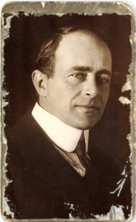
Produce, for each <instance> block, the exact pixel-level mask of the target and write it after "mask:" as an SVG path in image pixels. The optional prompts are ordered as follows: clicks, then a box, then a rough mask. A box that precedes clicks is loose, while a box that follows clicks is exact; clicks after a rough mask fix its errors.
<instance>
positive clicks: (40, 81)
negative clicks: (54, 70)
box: [32, 70, 48, 96]
mask: <svg viewBox="0 0 136 222" xmlns="http://www.w3.org/2000/svg"><path fill="white" fill-rule="evenodd" d="M47 79H48V77H47V75H45V74H43V73H42V72H41V71H39V70H35V71H34V72H33V73H32V81H33V84H34V87H35V89H36V91H37V93H38V95H39V96H46V85H47Z"/></svg>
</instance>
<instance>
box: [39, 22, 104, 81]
mask: <svg viewBox="0 0 136 222" xmlns="http://www.w3.org/2000/svg"><path fill="white" fill-rule="evenodd" d="M76 31H81V32H83V33H86V34H90V33H93V35H94V36H96V37H97V38H98V39H101V38H100V37H99V36H98V35H97V34H96V33H95V32H93V31H91V29H90V27H87V26H74V27H62V28H59V29H58V30H57V31H56V32H55V33H53V34H52V36H51V37H50V39H49V40H46V41H45V42H44V43H43V44H42V46H41V49H40V52H39V54H38V57H37V59H36V62H35V69H38V70H40V71H41V72H42V73H44V74H46V75H47V76H48V78H50V77H53V74H54V67H55V52H56V50H57V48H58V46H59V43H60V41H61V40H62V38H63V36H64V35H67V34H69V33H72V32H76Z"/></svg>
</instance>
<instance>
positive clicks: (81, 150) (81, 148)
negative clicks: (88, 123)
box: [75, 132, 90, 169]
mask: <svg viewBox="0 0 136 222" xmlns="http://www.w3.org/2000/svg"><path fill="white" fill-rule="evenodd" d="M75 152H76V154H77V156H78V158H79V160H80V162H81V164H82V165H83V167H84V168H86V169H87V168H88V167H89V166H90V159H89V158H88V157H87V156H86V155H85V153H86V151H85V139H84V132H82V134H81V137H80V139H79V142H78V144H77V147H76V150H75Z"/></svg>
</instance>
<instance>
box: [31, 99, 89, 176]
mask: <svg viewBox="0 0 136 222" xmlns="http://www.w3.org/2000/svg"><path fill="white" fill-rule="evenodd" d="M32 116H33V117H34V118H35V120H36V121H37V123H38V124H39V125H40V127H41V128H42V129H43V130H44V132H45V133H46V134H47V135H48V137H49V138H50V140H51V141H52V142H53V145H54V147H55V148H56V149H57V150H58V152H59V153H60V155H61V156H62V157H63V158H64V159H65V160H66V161H67V162H68V163H69V164H70V165H71V166H72V167H73V168H74V169H75V170H76V171H77V172H78V173H79V174H80V175H81V176H84V175H85V173H86V169H85V168H84V167H83V166H82V164H81V163H80V161H79V159H78V156H77V154H76V153H73V151H74V150H75V149H76V146H77V144H78V141H79V139H80V137H81V133H82V130H79V129H76V128H73V127H71V126H69V125H67V124H65V123H63V122H62V121H61V120H60V119H58V118H57V117H55V116H53V115H52V114H50V113H49V112H47V111H46V110H44V109H43V108H42V107H41V106H39V104H38V103H36V104H35V106H34V108H33V110H32ZM84 136H85V144H86V152H87V150H88V138H89V130H85V131H84ZM86 155H87V156H88V154H87V153H86Z"/></svg>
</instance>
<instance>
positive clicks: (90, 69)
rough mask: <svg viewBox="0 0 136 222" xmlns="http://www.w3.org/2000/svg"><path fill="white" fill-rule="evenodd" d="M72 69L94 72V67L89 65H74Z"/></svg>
mask: <svg viewBox="0 0 136 222" xmlns="http://www.w3.org/2000/svg"><path fill="white" fill-rule="evenodd" d="M70 71H81V72H92V71H93V68H92V67H89V66H74V67H72V69H70Z"/></svg>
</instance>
